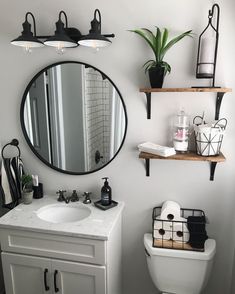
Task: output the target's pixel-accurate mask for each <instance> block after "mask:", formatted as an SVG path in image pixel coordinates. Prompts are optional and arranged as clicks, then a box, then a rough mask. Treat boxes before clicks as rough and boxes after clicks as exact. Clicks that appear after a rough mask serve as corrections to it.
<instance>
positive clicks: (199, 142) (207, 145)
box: [193, 115, 227, 156]
mask: <svg viewBox="0 0 235 294" xmlns="http://www.w3.org/2000/svg"><path fill="white" fill-rule="evenodd" d="M197 119H200V123H196V120H197ZM193 124H194V133H195V140H196V151H197V154H198V155H201V156H218V155H219V154H220V148H221V145H222V141H223V137H224V133H225V129H226V126H227V119H226V118H221V119H220V120H218V121H216V122H213V123H207V124H206V123H205V122H204V118H203V117H202V116H199V115H198V116H195V117H194V119H193Z"/></svg>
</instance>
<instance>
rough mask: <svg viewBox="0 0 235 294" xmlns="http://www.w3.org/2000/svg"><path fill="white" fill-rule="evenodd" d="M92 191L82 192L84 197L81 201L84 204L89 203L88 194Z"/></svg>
mask: <svg viewBox="0 0 235 294" xmlns="http://www.w3.org/2000/svg"><path fill="white" fill-rule="evenodd" d="M91 194H92V193H91V192H84V193H83V195H82V196H83V197H85V199H84V201H83V203H84V204H89V203H91V198H90V195H91Z"/></svg>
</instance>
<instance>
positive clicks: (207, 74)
mask: <svg viewBox="0 0 235 294" xmlns="http://www.w3.org/2000/svg"><path fill="white" fill-rule="evenodd" d="M215 9H217V13H216V17H215V16H214V15H215ZM219 17H220V8H219V5H218V4H214V5H213V6H212V9H211V10H209V14H208V19H209V21H208V24H207V26H206V28H205V29H204V31H203V32H202V33H201V35H200V36H199V43H198V53H197V69H196V78H197V79H212V83H211V87H212V88H214V87H215V69H216V60H217V50H218V41H219Z"/></svg>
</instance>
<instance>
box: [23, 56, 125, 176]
mask: <svg viewBox="0 0 235 294" xmlns="http://www.w3.org/2000/svg"><path fill="white" fill-rule="evenodd" d="M66 63H67V64H68V63H75V64H81V65H84V66H86V67H92V68H93V69H95V70H97V71H98V72H100V74H101V75H102V77H105V78H106V79H107V80H109V82H110V83H111V84H112V85H113V87H114V88H115V89H116V91H117V93H118V94H119V97H120V99H121V102H122V105H123V110H124V114H125V121H126V125H125V131H124V135H123V139H122V142H121V144H120V147H119V148H118V150H117V151H116V153H115V155H114V156H113V157H112V158H111V159H110V160H109V161H108V162H107V163H105V164H104V165H103V166H101V167H99V168H97V169H94V170H91V171H88V172H74V171H67V170H63V169H60V168H58V167H56V166H54V165H52V164H51V163H49V162H48V161H46V160H45V159H44V158H43V157H42V156H41V155H40V154H39V153H38V152H37V151H36V150H35V148H34V146H33V145H32V143H31V141H30V139H29V137H28V134H27V131H26V128H25V124H24V106H25V100H26V98H27V94H28V92H29V89H30V88H31V86H32V84H33V83H34V81H35V80H36V79H37V78H38V77H39V76H40V75H41V74H42V73H43V72H44V71H46V70H48V69H50V68H52V67H54V66H57V65H61V64H66ZM20 123H21V128H22V131H23V134H24V138H25V140H26V142H27V143H28V145H29V147H30V149H31V150H32V152H33V153H34V154H35V155H36V156H37V157H38V158H39V159H40V160H41V161H42V162H43V163H44V164H45V165H47V166H48V167H50V168H52V169H54V170H56V171H58V172H61V173H64V174H69V175H87V174H91V173H94V172H97V171H99V170H100V169H102V168H104V167H105V166H107V165H108V164H109V163H110V162H111V161H112V160H113V159H114V158H115V157H116V156H117V154H118V153H119V151H120V150H121V148H122V146H123V144H124V141H125V138H126V133H127V124H128V119H127V111H126V106H125V103H124V100H123V97H122V95H121V93H120V91H119V89H118V88H117V86H116V85H115V84H114V82H113V81H112V80H111V79H110V78H109V77H108V76H107V75H106V74H105V73H103V72H102V71H101V70H99V69H98V68H96V67H94V66H92V65H90V64H87V63H84V62H79V61H62V62H57V63H53V64H50V65H48V66H47V67H45V68H43V69H42V70H40V71H39V72H38V73H37V74H36V75H35V76H34V77H33V78H32V79H31V81H30V82H29V84H28V86H27V87H26V89H25V91H24V94H23V97H22V101H21V105H20Z"/></svg>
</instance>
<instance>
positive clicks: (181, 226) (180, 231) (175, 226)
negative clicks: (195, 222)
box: [172, 217, 190, 243]
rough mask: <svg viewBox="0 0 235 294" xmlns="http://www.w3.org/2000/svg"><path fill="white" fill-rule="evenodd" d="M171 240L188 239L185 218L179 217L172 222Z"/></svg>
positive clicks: (184, 241)
mask: <svg viewBox="0 0 235 294" xmlns="http://www.w3.org/2000/svg"><path fill="white" fill-rule="evenodd" d="M172 231H173V234H172V240H173V241H176V242H183V243H187V242H188V241H189V237H190V235H189V230H188V227H187V219H186V218H183V217H181V218H180V219H179V221H173V222H172Z"/></svg>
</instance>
